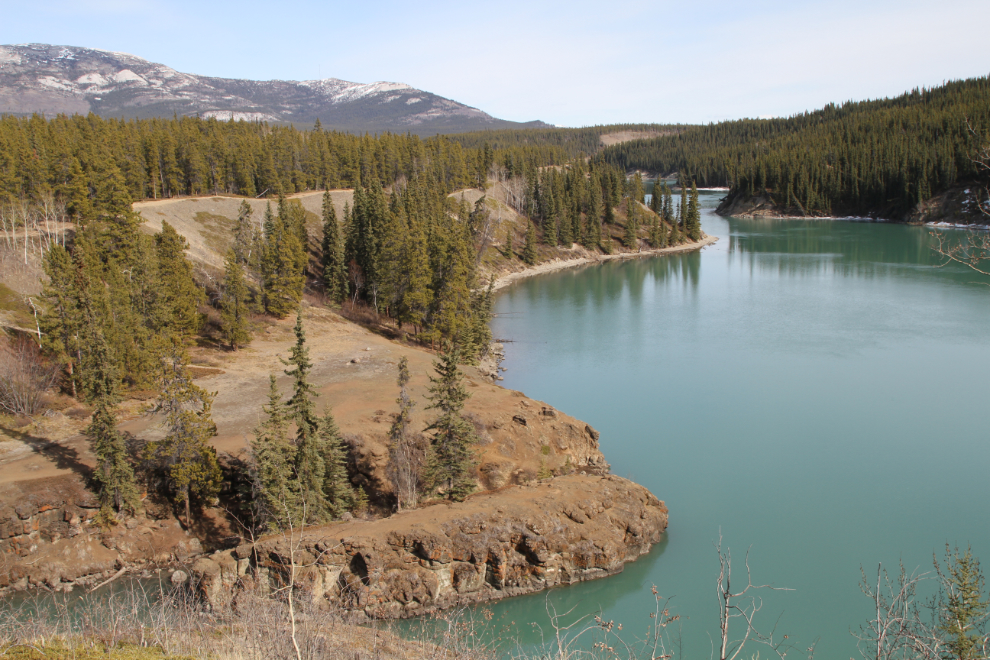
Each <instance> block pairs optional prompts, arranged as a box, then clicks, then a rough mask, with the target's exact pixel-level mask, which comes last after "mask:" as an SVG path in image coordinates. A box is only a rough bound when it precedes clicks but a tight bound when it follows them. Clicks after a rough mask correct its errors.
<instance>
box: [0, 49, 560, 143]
mask: <svg viewBox="0 0 990 660" xmlns="http://www.w3.org/2000/svg"><path fill="white" fill-rule="evenodd" d="M90 112H92V113H94V114H96V115H99V116H101V117H115V118H119V117H128V118H151V117H172V116H173V114H177V115H179V116H180V117H181V116H200V117H204V118H210V117H215V118H217V119H220V120H229V119H234V120H245V121H266V122H279V123H295V124H302V125H311V124H313V123H314V122H315V121H316V120H317V119H319V120H320V121H321V122H322V124H323V125H324V126H325V127H327V128H331V129H336V130H342V131H349V132H357V133H360V132H365V131H368V132H372V133H374V132H381V131H394V132H401V133H405V132H411V133H414V134H419V135H435V134H437V133H452V132H461V131H471V130H480V129H487V128H490V129H505V128H523V127H544V126H546V124H544V123H543V122H539V121H534V122H529V123H525V124H520V123H517V122H510V121H504V120H501V119H496V118H494V117H492V116H491V115H488V114H487V113H485V112H483V111H481V110H478V109H477V108H471V107H469V106H466V105H464V104H462V103H458V102H456V101H452V100H450V99H446V98H443V97H441V96H437V95H436V94H432V93H430V92H427V91H423V90H419V89H415V88H413V87H410V86H409V85H406V84H404V83H395V82H375V83H370V84H362V83H354V82H348V81H345V80H339V79H337V78H326V79H323V80H305V81H292V80H266V81H255V80H238V79H230V78H216V77H209V76H201V75H195V74H190V73H180V72H178V71H176V70H174V69H172V68H169V67H168V66H165V65H164V64H157V63H155V62H149V61H147V60H144V59H142V58H140V57H136V56H134V55H129V54H126V53H114V52H109V51H104V50H98V49H91V48H79V47H75V46H54V45H49V44H19V45H6V46H0V114H2V113H10V114H14V115H29V114H32V113H41V114H45V115H47V116H53V115H56V114H60V113H61V114H67V115H71V114H82V115H85V114H87V113H90Z"/></svg>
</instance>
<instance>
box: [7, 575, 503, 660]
mask: <svg viewBox="0 0 990 660" xmlns="http://www.w3.org/2000/svg"><path fill="white" fill-rule="evenodd" d="M300 600H302V599H297V602H295V604H294V605H295V612H296V616H295V626H293V625H292V621H291V620H290V618H289V610H288V606H287V604H286V602H285V600H284V599H280V598H275V597H269V596H261V595H255V594H250V593H244V594H242V595H241V596H240V597H239V598H238V600H237V601H236V602H235V604H234V605H233V606H232V607H229V608H226V609H223V610H213V611H210V610H208V609H206V608H204V607H203V606H202V605H201V603H200V602H199V600H198V599H197V598H196V597H195V596H194V595H193V594H192V593H190V592H189V591H188V590H186V589H177V590H165V589H164V588H155V589H148V588H146V587H145V586H143V585H142V583H139V582H133V583H131V584H130V585H129V586H128V587H127V588H124V589H121V590H117V591H114V592H113V593H111V594H109V595H107V594H103V595H100V596H96V595H93V596H90V595H86V596H83V597H81V598H78V597H77V599H76V600H71V596H62V595H43V596H36V597H35V598H34V599H32V600H28V601H24V602H23V603H21V604H20V605H18V606H16V607H14V606H10V605H7V606H5V607H3V608H2V609H0V657H13V658H23V659H27V658H32V659H33V658H42V657H45V658H52V657H56V658H79V659H88V658H108V657H109V658H119V659H120V660H132V659H133V660H144V659H146V658H149V659H150V658H172V659H179V658H190V659H192V658H204V659H205V658H210V659H211V660H297V659H298V658H302V659H304V660H317V659H320V660H322V659H325V658H326V659H329V658H348V659H350V658H353V659H355V660H391V659H398V658H402V659H407V660H467V659H469V658H470V659H477V660H484V659H487V658H494V653H493V652H492V649H491V648H489V647H488V646H486V645H484V644H483V643H482V642H480V640H479V638H478V636H475V635H472V634H470V632H471V631H472V630H473V627H472V626H469V625H467V624H466V623H465V622H464V621H463V620H461V619H460V618H458V617H455V616H452V617H446V618H444V619H437V620H436V621H435V622H434V625H429V626H424V634H425V635H426V637H424V638H423V639H419V640H405V639H402V638H401V637H399V636H398V635H396V634H394V633H392V632H391V631H389V630H387V629H385V628H384V627H383V626H382V625H380V624H379V625H368V626H357V625H353V624H350V623H348V622H347V621H345V619H344V618H343V617H342V616H341V615H340V613H339V612H337V611H335V610H333V609H329V608H327V607H325V606H323V607H321V606H317V605H312V604H309V603H308V602H306V601H302V602H299V601H300ZM39 615H40V616H39ZM293 629H294V633H293ZM293 634H294V637H295V640H293ZM294 641H295V644H294ZM295 645H298V648H299V652H298V655H297V653H296V651H295Z"/></svg>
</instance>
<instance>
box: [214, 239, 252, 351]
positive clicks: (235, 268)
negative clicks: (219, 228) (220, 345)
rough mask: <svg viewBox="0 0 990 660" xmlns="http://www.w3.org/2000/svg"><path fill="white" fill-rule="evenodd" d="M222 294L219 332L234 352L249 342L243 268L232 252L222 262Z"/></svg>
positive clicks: (245, 283) (245, 284) (246, 289)
mask: <svg viewBox="0 0 990 660" xmlns="http://www.w3.org/2000/svg"><path fill="white" fill-rule="evenodd" d="M224 266H225V271H224V276H223V294H222V295H221V297H220V331H221V332H222V333H223V338H224V339H225V340H226V341H227V344H228V345H229V346H230V348H231V350H234V351H236V350H237V349H238V348H240V347H241V346H244V345H245V344H247V343H248V342H249V341H251V334H250V333H249V332H248V329H247V317H248V308H247V294H248V288H247V282H245V281H244V267H243V266H242V265H241V262H240V260H238V258H237V253H236V252H234V250H230V251H229V252H227V258H226V260H225V262H224Z"/></svg>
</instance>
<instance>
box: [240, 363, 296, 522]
mask: <svg viewBox="0 0 990 660" xmlns="http://www.w3.org/2000/svg"><path fill="white" fill-rule="evenodd" d="M263 410H264V412H265V415H266V418H265V420H264V421H263V422H262V423H261V425H260V426H258V428H257V429H255V431H254V438H253V439H252V440H251V452H252V454H253V456H254V463H255V466H256V469H257V480H258V483H257V488H258V492H259V494H260V499H261V502H262V507H263V510H264V512H265V518H267V520H268V526H269V531H272V532H274V531H277V530H278V529H280V528H282V527H284V526H286V522H287V520H289V519H292V520H294V519H295V516H296V515H298V510H299V505H298V493H297V491H296V488H295V484H294V483H293V474H292V473H293V469H292V466H293V465H295V447H293V446H292V444H291V443H290V442H289V438H288V424H289V416H288V412H287V411H286V409H285V404H283V403H282V395H281V393H280V392H279V391H278V385H277V384H276V381H275V374H271V375H270V376H269V378H268V405H267V406H265V407H264V408H263Z"/></svg>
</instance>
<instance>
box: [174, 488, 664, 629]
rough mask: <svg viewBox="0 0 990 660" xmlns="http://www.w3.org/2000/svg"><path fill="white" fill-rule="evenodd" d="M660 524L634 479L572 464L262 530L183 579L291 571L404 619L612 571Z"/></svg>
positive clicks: (235, 585)
mask: <svg viewBox="0 0 990 660" xmlns="http://www.w3.org/2000/svg"><path fill="white" fill-rule="evenodd" d="M666 527H667V508H666V506H664V503H663V502H661V501H659V500H658V499H657V498H656V497H654V496H653V495H652V494H651V493H650V492H649V491H648V490H647V489H645V488H643V487H642V486H639V485H637V484H635V483H633V482H631V481H628V480H626V479H622V478H620V477H616V476H611V475H610V476H598V475H582V474H574V475H569V476H563V477H558V478H555V479H552V480H546V481H544V482H542V483H538V484H536V485H532V486H514V487H510V488H506V489H504V490H502V491H499V492H494V493H484V494H480V495H476V496H473V497H471V498H469V499H468V500H467V501H466V502H463V503H460V504H438V505H435V506H431V507H426V508H423V509H418V510H415V511H409V512H406V513H401V514H397V515H394V516H391V517H390V518H386V519H381V520H377V521H369V522H364V521H350V522H344V523H336V524H331V525H325V526H321V527H315V528H312V529H306V530H303V532H302V533H301V534H289V533H285V534H283V535H281V536H275V537H270V538H265V539H262V540H260V541H259V542H257V543H254V544H245V545H242V546H240V547H238V548H236V549H234V550H226V551H220V552H217V553H214V554H213V555H210V556H207V557H202V558H200V559H198V560H197V561H196V562H195V563H194V564H193V566H192V571H191V575H189V576H188V584H189V586H190V588H192V589H194V590H196V591H198V592H199V593H200V594H201V595H202V596H203V597H204V599H205V600H206V601H207V602H209V603H212V604H214V605H224V604H228V603H229V602H230V600H231V599H236V598H238V597H239V595H240V594H241V593H245V592H247V593H257V592H258V591H260V592H263V593H264V592H267V591H270V590H271V589H274V588H280V587H282V586H285V585H286V584H287V582H288V580H289V579H290V574H292V573H294V583H295V586H296V587H297V589H298V590H299V591H301V592H302V593H303V594H304V597H306V598H309V599H311V600H312V601H313V602H316V603H321V602H327V603H333V604H335V605H337V606H339V607H341V608H343V609H344V610H346V611H348V612H350V613H351V614H352V615H353V616H354V617H355V618H357V619H364V618H404V617H410V616H418V615H421V614H427V613H430V612H433V611H435V610H438V609H441V608H446V607H451V606H457V605H466V604H471V603H478V602H483V601H488V600H495V599H499V598H505V597H507V596H516V595H521V594H526V593H531V592H534V591H540V590H542V589H546V588H548V587H553V586H557V585H562V584H572V583H575V582H580V581H582V580H591V579H595V578H599V577H604V576H607V575H612V574H615V573H618V572H620V571H621V570H622V568H623V565H624V563H625V562H627V561H632V560H633V559H635V558H637V557H639V556H640V555H642V554H644V553H646V552H648V551H649V549H650V548H651V547H652V545H653V544H654V543H656V542H658V541H659V540H660V537H661V535H662V533H663V532H664V530H665V529H666ZM291 566H295V571H290V567H291ZM174 578H175V579H174V580H173V581H181V580H185V579H186V578H187V576H186V575H184V574H182V573H176V574H175V576H174Z"/></svg>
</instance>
